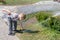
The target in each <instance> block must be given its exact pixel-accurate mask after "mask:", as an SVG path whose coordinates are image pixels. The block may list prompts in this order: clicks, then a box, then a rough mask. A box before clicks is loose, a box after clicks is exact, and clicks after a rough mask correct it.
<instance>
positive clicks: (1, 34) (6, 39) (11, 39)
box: [0, 18, 19, 40]
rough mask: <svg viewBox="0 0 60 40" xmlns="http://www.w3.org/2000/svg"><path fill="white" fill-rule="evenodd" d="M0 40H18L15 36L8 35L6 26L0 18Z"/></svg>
mask: <svg viewBox="0 0 60 40" xmlns="http://www.w3.org/2000/svg"><path fill="white" fill-rule="evenodd" d="M0 40H19V39H18V38H17V36H10V35H8V26H7V25H6V24H5V23H4V21H3V20H2V19H1V18H0Z"/></svg>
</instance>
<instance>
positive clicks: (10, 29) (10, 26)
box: [9, 20, 13, 34]
mask: <svg viewBox="0 0 60 40" xmlns="http://www.w3.org/2000/svg"><path fill="white" fill-rule="evenodd" d="M12 30H13V27H12V20H9V34H12Z"/></svg>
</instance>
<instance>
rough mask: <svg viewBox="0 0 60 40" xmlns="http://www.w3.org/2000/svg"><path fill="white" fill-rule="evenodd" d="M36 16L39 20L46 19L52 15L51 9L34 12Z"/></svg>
mask: <svg viewBox="0 0 60 40" xmlns="http://www.w3.org/2000/svg"><path fill="white" fill-rule="evenodd" d="M35 16H36V18H37V20H38V21H39V22H41V21H44V20H46V19H47V18H49V17H51V16H52V12H51V11H41V12H37V13H36V15H35Z"/></svg>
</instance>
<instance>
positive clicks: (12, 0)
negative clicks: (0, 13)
mask: <svg viewBox="0 0 60 40" xmlns="http://www.w3.org/2000/svg"><path fill="white" fill-rule="evenodd" d="M38 1H40V0H6V3H7V4H8V5H25V4H32V3H35V2H38Z"/></svg>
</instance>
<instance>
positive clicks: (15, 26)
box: [14, 21, 17, 31]
mask: <svg viewBox="0 0 60 40" xmlns="http://www.w3.org/2000/svg"><path fill="white" fill-rule="evenodd" d="M16 30H17V21H14V31H16Z"/></svg>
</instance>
